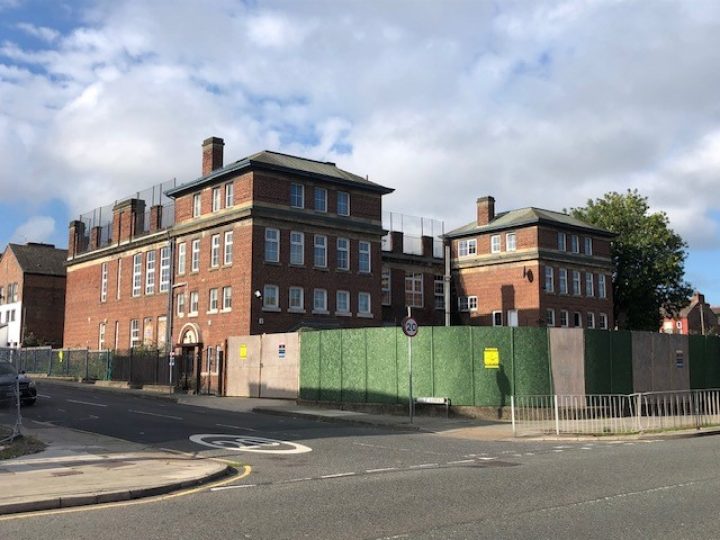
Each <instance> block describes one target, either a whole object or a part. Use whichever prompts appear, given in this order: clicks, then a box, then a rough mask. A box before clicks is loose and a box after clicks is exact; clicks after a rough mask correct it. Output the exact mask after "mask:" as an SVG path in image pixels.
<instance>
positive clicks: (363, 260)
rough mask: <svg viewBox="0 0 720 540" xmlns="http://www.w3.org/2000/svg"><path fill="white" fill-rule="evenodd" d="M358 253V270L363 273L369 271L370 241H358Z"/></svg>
mask: <svg viewBox="0 0 720 540" xmlns="http://www.w3.org/2000/svg"><path fill="white" fill-rule="evenodd" d="M358 248H359V250H360V254H359V255H358V270H359V271H360V272H363V273H369V272H370V242H358Z"/></svg>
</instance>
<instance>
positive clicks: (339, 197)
mask: <svg viewBox="0 0 720 540" xmlns="http://www.w3.org/2000/svg"><path fill="white" fill-rule="evenodd" d="M343 199H345V201H346V202H345V204H342V203H341V202H340V201H342V200H343ZM342 206H345V209H342V208H341V207H342ZM336 210H337V215H338V216H349V215H350V193H348V192H347V191H338V192H337V204H336ZM341 210H344V211H341Z"/></svg>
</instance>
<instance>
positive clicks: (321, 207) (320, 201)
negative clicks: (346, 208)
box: [313, 186, 328, 214]
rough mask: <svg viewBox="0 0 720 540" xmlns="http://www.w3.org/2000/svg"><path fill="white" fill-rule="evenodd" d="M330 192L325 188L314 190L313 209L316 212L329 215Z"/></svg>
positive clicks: (316, 187)
mask: <svg viewBox="0 0 720 540" xmlns="http://www.w3.org/2000/svg"><path fill="white" fill-rule="evenodd" d="M327 203H328V191H327V189H326V188H324V187H319V186H315V189H314V190H313V208H314V209H315V211H316V212H322V213H323V214H326V213H327V207H328V204H327Z"/></svg>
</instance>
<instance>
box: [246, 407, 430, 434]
mask: <svg viewBox="0 0 720 540" xmlns="http://www.w3.org/2000/svg"><path fill="white" fill-rule="evenodd" d="M252 412H254V413H258V414H268V415H274V416H288V417H291V418H302V419H305V420H317V421H319V422H327V423H334V424H353V425H358V426H377V427H385V428H388V429H393V430H397V431H423V428H422V427H421V426H418V425H415V424H398V423H394V422H388V421H383V420H381V419H374V418H372V417H368V418H362V417H350V416H332V415H329V414H322V413H321V412H317V413H315V412H310V411H293V410H288V409H278V408H271V407H254V408H253V409H252Z"/></svg>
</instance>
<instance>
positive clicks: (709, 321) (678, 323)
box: [660, 291, 720, 335]
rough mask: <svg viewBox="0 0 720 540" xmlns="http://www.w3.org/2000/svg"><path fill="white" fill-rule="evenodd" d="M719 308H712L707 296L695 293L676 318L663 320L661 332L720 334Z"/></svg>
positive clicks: (667, 317)
mask: <svg viewBox="0 0 720 540" xmlns="http://www.w3.org/2000/svg"><path fill="white" fill-rule="evenodd" d="M715 310H717V308H711V307H710V304H708V303H707V302H706V301H705V295H703V294H700V293H699V292H697V291H696V292H695V294H693V296H692V298H691V299H690V303H689V304H688V305H687V306H685V307H684V308H682V309H681V310H680V312H679V313H678V314H677V315H676V316H674V317H670V316H666V317H665V318H664V319H663V323H662V326H661V327H660V332H663V333H665V334H684V335H698V334H699V335H708V334H718V333H719V332H718V330H720V325H719V321H718V314H717V313H716V311H715Z"/></svg>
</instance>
